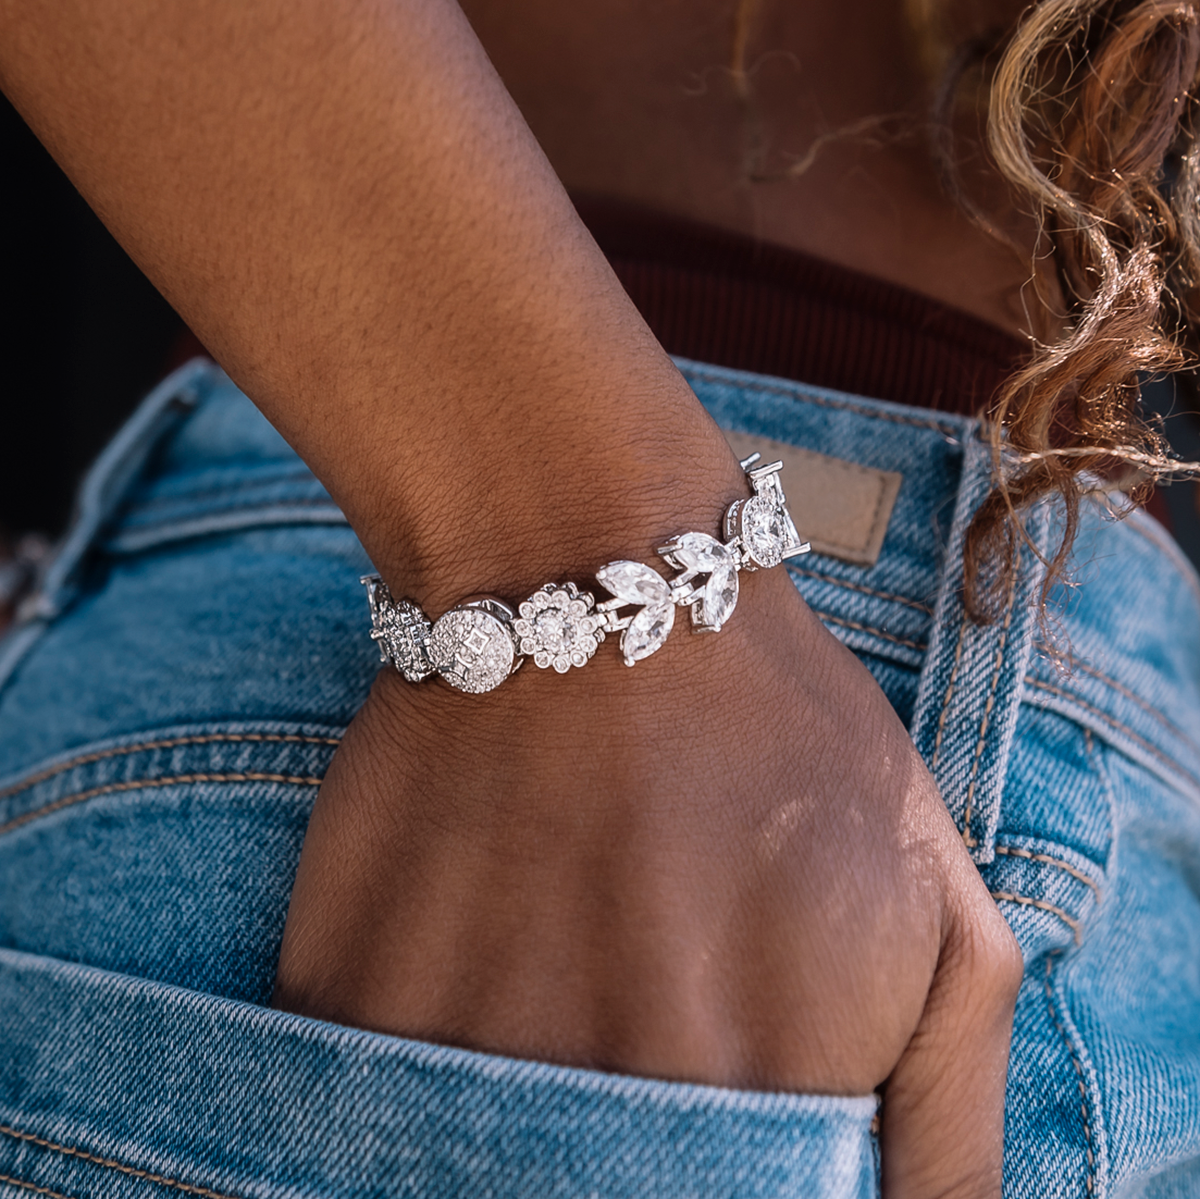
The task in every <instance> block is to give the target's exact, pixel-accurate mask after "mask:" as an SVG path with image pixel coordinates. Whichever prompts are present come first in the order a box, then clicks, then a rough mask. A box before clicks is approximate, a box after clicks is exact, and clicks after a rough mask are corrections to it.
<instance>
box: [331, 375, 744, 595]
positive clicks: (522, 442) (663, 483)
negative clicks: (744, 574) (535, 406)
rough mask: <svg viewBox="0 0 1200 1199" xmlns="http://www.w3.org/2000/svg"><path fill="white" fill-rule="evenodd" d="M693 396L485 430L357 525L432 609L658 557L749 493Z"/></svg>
mask: <svg viewBox="0 0 1200 1199" xmlns="http://www.w3.org/2000/svg"><path fill="white" fill-rule="evenodd" d="M691 405H692V407H693V408H694V410H695V411H694V413H689V414H688V416H689V417H690V418H691V419H687V420H677V421H675V422H668V421H664V420H661V419H649V420H648V419H646V417H645V415H644V414H643V415H642V416H641V418H640V420H639V421H638V423H637V425H636V427H631V426H630V423H629V422H624V423H621V422H617V421H614V422H611V423H610V424H609V425H608V427H607V428H593V429H590V430H589V429H580V428H579V427H575V428H569V429H567V430H565V431H564V430H561V429H560V430H556V429H554V427H553V425H552V422H547V425H546V426H545V429H544V435H543V436H542V437H540V438H539V439H538V440H537V441H536V442H533V439H532V438H528V437H526V438H522V439H519V440H518V439H512V438H511V437H500V436H493V437H487V436H486V435H483V436H481V435H479V434H478V433H477V434H476V436H475V437H473V438H472V440H471V442H470V443H469V444H463V445H461V446H460V447H459V448H458V450H457V451H456V452H455V453H454V454H452V455H448V456H447V457H445V458H442V459H441V462H442V463H445V462H446V461H449V462H450V463H451V465H449V466H448V467H447V466H444V465H439V468H438V469H437V470H435V471H430V470H424V471H417V472H414V471H410V470H406V471H404V472H403V474H402V475H400V476H398V477H397V478H396V479H395V480H394V481H393V483H394V486H385V487H384V488H383V489H382V490H381V492H380V493H379V494H378V495H377V496H376V499H375V502H374V504H373V505H372V506H371V509H370V510H369V511H368V512H366V513H364V514H363V518H361V519H360V520H358V521H355V520H354V518H353V516H352V517H351V519H352V523H354V524H355V527H356V530H357V531H358V533H359V536H360V537H361V538H362V540H363V543H364V545H365V546H366V548H367V552H368V553H369V554H370V556H371V558H372V561H374V562H375V564H376V566H377V567H378V569H379V571H380V573H381V574H382V576H383V577H384V579H385V580H386V581H387V583H388V584H389V586H390V587H391V589H392V591H393V594H395V595H397V596H400V595H404V596H408V597H411V598H412V599H414V600H416V601H417V602H418V603H420V604H421V605H422V606H423V607H424V608H425V609H426V611H428V612H429V613H430V614H431V615H432V616H434V617H435V618H436V616H437V615H439V614H440V613H441V612H443V611H445V610H446V609H447V608H448V607H451V606H453V605H454V604H456V603H458V602H460V601H461V600H463V599H464V598H466V597H467V596H470V595H475V594H480V593H488V594H495V595H500V596H504V597H506V598H510V599H520V598H524V596H526V595H527V594H529V593H531V592H532V591H534V590H536V589H537V588H538V587H541V586H542V585H543V584H545V583H547V582H552V581H562V580H566V579H568V578H570V579H574V580H577V581H580V582H584V583H586V581H588V580H590V579H591V578H592V577H593V576H594V574H595V571H596V570H597V568H598V567H600V566H601V565H603V564H604V563H606V562H611V561H614V560H617V559H622V558H634V559H637V560H640V561H651V560H653V555H654V550H655V548H656V547H657V546H660V545H662V544H663V543H664V541H666V540H667V539H668V538H670V537H671V536H673V535H674V534H677V533H680V532H682V531H684V530H685V529H697V530H703V531H708V532H711V533H712V534H714V535H715V534H717V532H718V530H719V528H720V522H721V518H722V515H723V513H724V511H725V509H726V508H727V507H728V505H729V503H730V502H731V501H732V500H734V499H738V498H740V497H742V496H744V495H747V494H748V487H747V484H746V480H745V477H744V475H743V473H742V471H741V470H740V469H739V467H738V464H737V460H736V458H735V457H734V455H733V452H732V451H731V450H730V449H729V447H728V445H727V444H726V442H725V440H724V438H723V437H722V436H721V434H720V431H719V430H718V429H717V428H716V426H715V425H713V423H712V422H711V420H709V418H708V417H707V415H706V414H705V413H704V412H703V410H702V409H701V408H700V407H699V405H698V404H697V403H696V401H695V400H694V399H692V400H691ZM680 426H682V427H680ZM581 434H583V435H582V436H581ZM514 441H517V442H518V443H517V444H513V442H514Z"/></svg>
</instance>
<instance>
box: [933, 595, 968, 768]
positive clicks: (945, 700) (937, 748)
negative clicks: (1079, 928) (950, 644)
mask: <svg viewBox="0 0 1200 1199" xmlns="http://www.w3.org/2000/svg"><path fill="white" fill-rule="evenodd" d="M969 622H970V617H969V616H965V615H964V616H963V619H962V624H961V625H959V627H958V644H957V645H956V646H955V647H954V665H953V666H952V667H951V669H950V681H949V682H948V683H947V684H946V694H945V695H943V696H942V712H941V715H940V716H939V717H938V727H937V736H936V737H935V738H934V739H933V753H932V754H931V755H930V758H929V769H930V770H933V769H934V767H935V766H937V764H938V757H939V756H940V755H941V752H942V736H943V735H944V734H945V732H946V717H947V716H948V715H949V714H950V699H951V697H952V696H953V695H954V688H955V685H956V684H957V683H958V670H959V667H960V666H961V665H962V652H963V643H964V642H965V641H966V638H967V625H968V623H969Z"/></svg>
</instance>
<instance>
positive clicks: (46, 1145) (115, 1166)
mask: <svg viewBox="0 0 1200 1199" xmlns="http://www.w3.org/2000/svg"><path fill="white" fill-rule="evenodd" d="M0 1133H4V1135H5V1136H10V1137H13V1138H14V1139H15V1140H18V1141H28V1142H29V1143H30V1144H31V1145H37V1146H39V1147H40V1148H42V1149H50V1150H52V1151H53V1152H55V1153H61V1154H63V1155H64V1156H66V1157H77V1158H79V1160H80V1161H83V1162H91V1163H92V1165H94V1166H107V1167H108V1168H109V1169H110V1170H119V1171H120V1172H121V1173H122V1174H128V1175H129V1176H130V1177H131V1178H141V1179H143V1180H144V1181H146V1182H157V1183H158V1184H159V1185H160V1186H164V1187H174V1188H175V1189H176V1190H177V1191H184V1192H185V1193H186V1194H188V1195H201V1196H203V1199H236V1197H235V1196H233V1195H227V1194H225V1193H224V1192H223V1191H212V1190H209V1188H208V1187H196V1186H192V1185H190V1184H189V1183H186V1182H180V1181H179V1180H178V1179H176V1178H167V1177H165V1176H164V1175H162V1174H151V1173H150V1172H149V1171H148V1170H138V1169H137V1168H136V1167H134V1166H127V1165H125V1164H124V1163H123V1162H117V1161H112V1160H111V1159H109V1158H106V1157H96V1156H95V1155H94V1154H92V1153H85V1152H84V1151H83V1150H82V1149H73V1148H72V1147H71V1146H70V1145H56V1144H55V1143H54V1142H53V1141H47V1140H43V1139H42V1138H41V1137H35V1136H34V1135H33V1134H32V1133H29V1132H20V1131H18V1130H17V1129H15V1128H8V1127H7V1126H5V1125H3V1124H0ZM17 1185H18V1186H19V1185H21V1184H19V1183H18V1184H17ZM26 1185H28V1184H26ZM30 1189H31V1190H33V1189H36V1188H33V1187H31V1188H30ZM44 1193H45V1194H47V1195H52V1194H53V1193H54V1192H53V1191H46V1192H44Z"/></svg>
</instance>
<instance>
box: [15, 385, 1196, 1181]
mask: <svg viewBox="0 0 1200 1199" xmlns="http://www.w3.org/2000/svg"><path fill="white" fill-rule="evenodd" d="M681 366H682V369H683V370H684V372H685V374H686V375H687V377H688V379H689V381H690V383H691V384H692V386H693V387H694V389H695V391H696V393H697V394H698V395H699V397H700V398H701V400H702V401H703V402H704V403H705V405H706V406H707V407H708V408H709V410H710V411H711V412H712V414H713V415H714V416H715V417H716V419H717V420H718V422H720V423H721V424H722V425H724V426H726V427H727V428H731V429H736V430H740V431H742V432H750V433H757V434H761V435H764V436H767V437H770V438H773V439H775V440H778V441H783V442H788V443H793V444H795V445H799V446H804V447H807V448H809V449H812V450H817V451H820V452H822V453H825V454H829V455H833V456H836V457H839V458H843V459H847V460H850V461H852V462H857V463H861V464H865V465H867V466H871V467H876V468H880V469H882V470H887V471H895V472H899V473H900V474H901V475H902V476H903V482H902V484H901V487H900V491H899V494H898V497H897V499H896V505H895V509H894V511H893V513H892V516H891V519H890V522H889V525H888V529H887V534H886V537H885V540H884V544H883V549H882V552H881V554H880V556H879V559H878V561H877V562H876V564H875V565H874V566H872V567H870V568H867V567H863V566H859V565H850V564H847V563H846V562H843V561H839V560H836V559H833V558H823V557H819V556H817V555H815V554H814V555H810V556H809V557H807V558H804V559H801V560H800V562H799V564H798V565H797V566H796V567H795V569H793V571H792V574H793V577H794V579H795V582H796V586H797V587H798V588H799V589H800V590H801V592H802V593H803V594H804V596H805V598H806V599H807V601H808V602H809V604H810V605H811V606H812V607H813V608H814V609H815V610H816V612H818V613H819V614H820V616H821V618H822V619H823V620H824V621H825V623H826V625H827V626H828V627H829V629H830V630H832V632H833V633H834V634H835V635H836V636H838V637H839V638H841V639H842V640H843V641H844V642H845V643H846V644H847V645H849V646H850V647H851V648H852V649H853V650H854V651H855V652H856V653H857V654H858V655H859V656H860V657H861V658H862V660H863V661H864V662H865V663H866V664H867V665H868V667H869V668H870V669H871V670H872V672H873V673H874V675H875V677H876V679H877V680H878V681H879V683H880V685H881V686H882V687H883V689H884V690H885V692H886V693H887V695H888V696H889V698H890V699H891V702H892V703H893V704H894V706H895V707H896V709H897V711H898V712H899V713H900V714H901V716H902V718H903V719H904V720H905V721H906V722H907V723H908V725H909V727H910V729H911V730H912V734H913V737H914V739H915V741H916V743H917V745H918V747H919V748H920V750H921V752H922V754H923V755H924V757H925V759H926V761H927V762H928V763H929V764H930V766H931V768H932V770H933V772H934V774H935V776H936V778H937V780H938V783H939V785H940V786H941V789H942V793H943V795H944V797H945V801H946V803H947V805H948V807H949V809H950V812H951V813H952V815H953V817H954V819H955V820H956V821H957V823H958V825H959V827H960V829H961V830H962V832H963V836H964V838H965V840H966V843H967V844H968V845H969V846H970V849H971V853H972V854H973V856H974V858H975V861H976V862H977V864H978V866H979V869H980V871H981V872H982V875H983V877H984V879H985V880H986V882H987V885H988V887H989V888H990V890H991V892H992V894H993V895H994V896H995V898H996V901H997V903H998V904H999V905H1000V908H1001V910H1002V911H1003V913H1004V915H1005V916H1006V917H1007V919H1008V920H1009V922H1010V924H1011V926H1012V928H1013V930H1014V931H1015V933H1016V935H1017V938H1018V939H1019V941H1020V944H1021V947H1022V949H1023V951H1024V955H1025V963H1026V976H1025V982H1024V986H1023V988H1022V990H1021V993H1020V998H1019V1001H1018V1005H1017V1013H1016V1025H1015V1033H1014V1038H1013V1050H1012V1059H1011V1066H1010V1070H1009V1081H1008V1102H1007V1123H1006V1146H1007V1148H1006V1158H1005V1190H1006V1194H1008V1195H1010V1196H1030V1197H1034V1196H1036V1197H1038V1199H1045V1197H1047V1196H1100V1195H1104V1196H1109V1195H1139V1196H1157V1197H1159V1199H1165V1197H1167V1196H1172V1197H1182V1196H1185V1195H1187V1196H1194V1195H1197V1194H1200V585H1198V583H1197V580H1196V577H1195V575H1194V574H1193V572H1192V571H1191V569H1190V568H1189V567H1188V566H1187V564H1186V563H1185V562H1183V561H1182V559H1181V557H1180V555H1179V553H1178V551H1177V550H1176V548H1175V547H1174V545H1173V544H1172V543H1171V541H1170V540H1169V538H1168V537H1167V536H1166V535H1165V534H1164V533H1163V532H1162V531H1161V529H1159V527H1158V526H1157V525H1155V524H1154V522H1153V521H1151V520H1150V519H1148V518H1145V517H1142V516H1133V517H1131V518H1130V519H1128V520H1125V521H1123V522H1120V523H1117V522H1114V521H1113V520H1111V519H1110V518H1109V517H1108V516H1107V515H1106V513H1105V511H1104V509H1103V507H1102V505H1101V504H1099V503H1096V504H1089V505H1088V507H1087V511H1086V513H1085V516H1084V525H1083V532H1082V534H1081V537H1080V541H1079V548H1078V550H1077V566H1076V577H1077V578H1078V579H1079V581H1080V584H1081V585H1080V586H1079V587H1078V588H1076V589H1073V590H1071V591H1069V592H1068V591H1061V592H1060V593H1058V594H1057V595H1056V599H1055V607H1054V615H1055V622H1054V630H1053V631H1054V634H1055V639H1056V644H1057V647H1058V649H1059V650H1060V651H1061V650H1062V649H1063V648H1064V647H1066V646H1069V647H1070V658H1069V660H1068V661H1067V662H1066V663H1065V665H1064V664H1063V663H1062V662H1061V661H1057V662H1056V658H1055V656H1054V655H1053V654H1051V653H1050V652H1049V651H1048V650H1047V648H1046V647H1045V646H1043V645H1042V644H1041V637H1042V633H1041V631H1040V628H1039V624H1038V621H1037V619H1036V616H1037V603H1036V598H1037V589H1038V586H1039V572H1038V567H1037V564H1036V560H1035V559H1033V558H1032V557H1031V556H1030V555H1027V560H1026V563H1025V565H1026V569H1025V571H1024V572H1023V576H1022V582H1021V584H1020V586H1019V587H1018V589H1017V591H1016V592H1015V593H1014V596H1013V599H1012V602H1011V603H1010V604H1009V606H1008V607H1007V609H1006V610H1005V611H1004V612H1003V613H1002V614H1001V616H1000V618H999V619H998V620H997V621H996V622H995V623H994V624H992V625H989V626H987V627H977V626H975V625H972V624H971V623H970V622H969V621H967V620H966V619H965V617H964V613H963V609H962V600H961V545H962V537H963V533H964V530H965V527H966V525H967V522H968V521H969V519H970V516H971V514H972V512H973V511H974V509H975V507H976V506H977V505H978V503H979V501H980V498H981V497H982V495H983V494H984V493H985V491H986V489H987V486H988V476H989V457H988V453H987V450H986V448H985V447H984V446H983V445H982V444H981V442H980V440H979V437H978V429H977V427H976V425H975V424H974V423H973V422H972V421H969V420H966V419H962V418H957V417H954V416H946V415H941V414H938V413H933V412H927V411H921V410H915V409H906V408H901V407H899V406H896V405H891V404H886V403H881V402H878V401H873V400H864V399H859V398H855V397H851V396H844V395H837V394H834V393H830V392H825V391H820V390H816V389H813V388H809V387H804V386H801V385H798V384H792V383H787V382H781V381H778V380H770V379H763V378H759V377H755V376H750V375H745V374H739V373H736V372H731V371H726V370H719V369H715V368H711V367H706V366H701V365H697V364H692V363H682V364H681ZM797 515H798V517H799V518H800V520H801V522H802V520H803V514H802V513H798V514H797ZM1031 530H1032V533H1033V536H1034V538H1035V540H1041V541H1043V542H1045V543H1046V544H1048V543H1049V541H1050V540H1051V539H1053V537H1054V536H1055V518H1054V513H1053V511H1052V510H1051V509H1050V508H1048V507H1047V508H1046V509H1044V510H1040V511H1039V512H1038V513H1036V514H1035V515H1034V517H1033V519H1032V521H1031ZM368 567H369V564H368V562H367V560H366V558H365V556H364V554H363V551H362V548H361V547H360V545H359V543H358V541H357V540H356V539H355V537H354V535H353V533H352V532H351V531H350V529H349V528H348V527H347V525H346V523H345V520H344V518H343V517H342V515H341V513H340V512H339V511H338V509H337V508H336V507H335V506H334V504H333V503H332V501H331V500H330V499H329V497H328V495H327V494H326V493H325V491H324V490H323V489H322V488H321V486H320V485H319V484H318V483H317V482H316V480H315V479H314V478H313V477H312V475H311V474H310V473H309V472H308V471H307V470H306V469H305V467H304V466H303V464H302V463H301V462H300V461H299V460H298V459H297V458H296V457H295V455H294V454H293V453H292V452H291V451H290V450H289V449H288V447H287V446H286V445H285V444H284V442H283V441H282V440H281V439H280V437H279V436H278V435H277V434H276V433H275V432H274V431H273V430H272V428H271V427H270V426H269V425H268V424H267V423H266V422H265V421H264V420H263V418H262V417H261V416H260V415H259V414H258V413H257V411H256V410H255V409H254V408H253V407H252V406H251V404H250V403H249V401H248V400H247V399H246V398H245V397H244V396H243V395H242V394H241V393H240V392H239V391H238V390H237V389H236V388H235V387H233V385H232V384H231V383H230V382H229V381H228V380H227V379H226V378H225V377H224V376H223V375H222V374H221V373H220V372H219V371H217V370H215V369H214V368H212V367H210V366H206V365H204V364H199V363H198V364H192V365H190V366H188V367H185V368H183V369H182V370H181V371H179V372H177V373H176V374H175V375H174V376H173V377H172V378H171V379H170V380H168V381H167V382H166V383H164V384H163V386H162V387H160V388H159V389H158V390H157V391H156V392H155V393H154V394H153V395H152V396H151V397H149V399H148V400H147V401H146V403H145V404H144V405H143V407H142V408H141V410H140V411H139V412H138V414H137V415H136V416H135V417H134V418H133V420H132V421H131V422H130V423H129V424H128V425H127V426H126V428H125V429H124V430H123V432H122V433H121V434H120V435H119V436H118V438H117V439H116V441H115V442H114V443H113V444H112V445H111V446H110V447H109V448H108V450H107V451H106V452H105V453H104V455H103V456H102V457H101V459H100V460H99V462H98V463H97V465H96V467H95V468H94V470H93V471H92V473H91V475H90V477H89V478H88V480H87V482H86V484H85V486H84V488H83V490H82V493H81V498H80V505H79V510H78V514H77V520H76V523H75V525H74V528H73V531H72V532H71V534H70V535H69V537H68V539H67V541H66V543H65V545H64V547H63V549H62V551H61V553H60V554H59V556H58V558H57V559H56V561H55V562H54V564H53V566H52V568H51V569H50V571H49V572H48V574H47V576H46V577H45V579H44V582H43V585H42V587H41V590H40V592H39V594H38V595H37V596H36V597H35V598H34V599H33V600H32V601H31V602H30V603H28V604H27V605H26V608H25V611H24V612H23V615H22V621H21V623H20V624H19V625H18V627H16V628H15V629H14V630H13V631H12V632H11V633H10V634H9V635H8V637H7V638H6V639H5V640H4V641H3V642H0V1197H3V1199H29V1196H31V1195H60V1196H69V1197H70V1199H92V1197H94V1196H105V1197H108V1196H131V1197H134V1196H136V1197H140V1196H147V1197H149V1196H164V1195H171V1194H175V1195H179V1196H196V1195H199V1196H206V1197H208V1199H260V1197H261V1199H267V1197H276V1196H278V1197H283V1196H359V1195H373V1196H400V1195H422V1196H425V1195H428V1196H459V1195H469V1194H480V1195H489V1196H496V1197H502V1196H530V1197H538V1199H541V1197H546V1196H570V1197H572V1199H584V1197H587V1196H609V1197H632V1196H679V1197H683V1196H738V1197H742V1196H745V1197H751V1196H753V1197H759V1196H783V1195H789V1196H814V1197H820V1199H823V1197H829V1199H832V1197H834V1196H856V1197H857V1196H870V1195H873V1194H875V1193H876V1191H877V1189H878V1163H877V1149H876V1144H875V1140H874V1134H873V1131H872V1120H873V1116H874V1114H875V1109H876V1101H875V1098H874V1097H873V1096H851V1097H844V1098H842V1097H829V1096H806V1095H790V1094H752V1093H743V1092H737V1091H730V1090H723V1089H720V1088H714V1087H703V1086H691V1085H681V1084H674V1083H665V1082H660V1081H655V1080H649V1079H638V1078H629V1077H622V1076H617V1075H607V1074H600V1073H594V1072H589V1071H586V1070H574V1069H564V1068H559V1067H554V1066H548V1065H544V1064H538V1063H531V1062H523V1061H514V1060H509V1059H505V1058H499V1057H491V1056H487V1055H481V1054H475V1053H469V1052H465V1051H461V1050H457V1049H449V1048H444V1047H437V1046H431V1045H425V1044H420V1043H416V1042H412V1041H407V1040H403V1039H398V1038H392V1037H386V1036H380V1035H376V1034H372V1033H366V1032H360V1031H356V1030H352V1029H346V1028H340V1027H337V1026H335V1025H331V1024H326V1023H322V1022H320V1021H315V1020H309V1019H304V1018H301V1017H297V1016H293V1015H288V1014H285V1013H282V1012H277V1011H272V1010H270V1009H267V1008H265V1007H264V1006H262V1005H263V1004H264V1003H265V1002H266V1000H267V998H268V996H269V994H270V992H271V986H272V979H273V974H274V968H275V962H276V959H277V955H278V951H279V943H280V937H281V934H282V930H283V923H284V916H285V913H286V909H287V902H288V894H289V890H290V887H291V882H292V878H293V875H294V872H295V869H296V861H297V856H298V854H299V852H300V846H301V842H302V840H303V837H304V829H305V824H306V821H307V819H308V815H309V811H310V808H311V805H312V802H313V798H314V795H315V793H316V788H317V785H318V783H319V781H320V779H321V776H322V774H323V773H324V771H325V768H326V766H327V765H328V762H329V759H330V756H331V755H332V753H333V752H334V749H335V748H336V746H337V743H338V738H339V736H340V734H341V732H342V730H343V729H344V728H345V726H346V724H347V722H348V721H349V720H350V718H351V716H352V715H353V714H354V712H355V710H356V709H357V708H358V706H359V705H360V704H361V703H362V701H363V699H364V697H365V695H366V693H367V689H368V687H369V685H370V683H371V680H372V677H373V675H374V673H375V671H376V669H378V656H377V654H376V652H375V648H374V646H373V644H372V643H371V641H370V640H369V639H368V637H367V635H366V634H367V628H368V620H367V612H366V605H365V602H364V599H363V594H362V590H361V588H360V587H359V584H358V576H359V575H360V574H361V573H363V572H364V571H365V570H367V569H368ZM852 951H853V948H852V947H848V952H852Z"/></svg>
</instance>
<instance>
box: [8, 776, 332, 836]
mask: <svg viewBox="0 0 1200 1199" xmlns="http://www.w3.org/2000/svg"><path fill="white" fill-rule="evenodd" d="M322 781H323V780H322V779H319V778H314V777H312V776H311V775H295V774H264V773H260V772H258V771H238V772H236V773H229V774H175V775H168V776H165V777H163V778H149V779H130V780H128V781H127V782H123V783H105V784H104V786H102V787H91V788H89V789H88V790H87V791H77V792H75V794H73V795H64V796H63V798H62V799H56V800H55V801H54V802H53V803H49V804H46V805H45V807H41V808H37V809H35V810H34V811H32V812H25V813H24V814H23V815H21V816H16V817H14V818H13V819H12V820H10V821H9V822H8V823H7V824H0V837H2V836H4V835H5V834H6V833H11V832H13V831H14V830H15V829H18V828H20V827H21V825H23V824H28V823H29V822H30V821H31V820H39V819H41V817H43V816H49V815H51V814H52V813H54V812H58V811H61V810H62V809H63V808H69V807H73V806H74V805H75V804H80V803H84V802H85V801H87V800H89V799H95V798H96V797H97V796H99V795H114V794H117V793H119V792H122V791H140V790H143V789H148V788H151V787H173V786H176V785H182V784H185V783H287V784H290V785H292V786H297V787H319V786H320V785H321V783H322Z"/></svg>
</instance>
